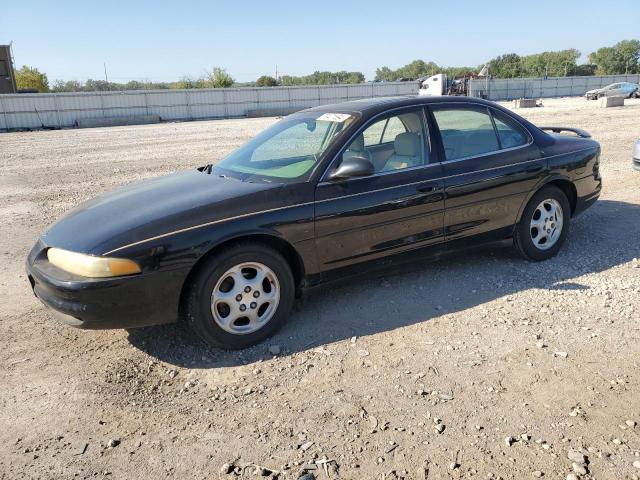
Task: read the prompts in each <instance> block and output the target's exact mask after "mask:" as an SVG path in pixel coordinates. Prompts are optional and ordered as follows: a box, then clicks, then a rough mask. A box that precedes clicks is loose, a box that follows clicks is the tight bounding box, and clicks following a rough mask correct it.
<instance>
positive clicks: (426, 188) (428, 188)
mask: <svg viewBox="0 0 640 480" xmlns="http://www.w3.org/2000/svg"><path fill="white" fill-rule="evenodd" d="M439 188H440V185H438V184H437V183H428V184H426V185H420V186H419V187H418V188H417V190H418V191H419V192H420V193H431V192H435V191H436V190H438V189H439Z"/></svg>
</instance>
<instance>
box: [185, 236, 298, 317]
mask: <svg viewBox="0 0 640 480" xmlns="http://www.w3.org/2000/svg"><path fill="white" fill-rule="evenodd" d="M240 242H256V243H261V244H263V245H265V246H268V247H270V248H272V249H274V250H276V251H277V252H278V253H280V254H281V255H282V256H283V257H284V259H285V260H286V261H287V263H288V264H289V266H290V267H291V273H292V274H293V279H294V283H295V288H296V296H299V294H300V291H301V287H302V283H303V282H304V278H305V275H306V273H305V266H304V261H303V259H302V256H301V255H300V253H299V252H298V251H297V250H296V249H295V247H294V246H293V245H292V244H291V243H289V242H288V241H287V240H285V239H283V238H282V237H280V236H278V235H275V234H272V233H265V232H254V233H247V234H241V235H237V236H234V237H231V238H226V239H224V240H221V241H219V242H218V243H216V244H215V245H213V246H212V247H211V248H209V249H208V250H207V251H206V252H205V253H204V254H203V255H201V256H200V258H199V259H198V260H197V261H196V263H194V264H193V266H192V267H191V269H190V270H189V273H188V274H187V276H186V277H185V279H184V281H183V283H182V288H181V290H180V303H179V305H180V307H179V308H180V312H181V313H182V308H183V305H184V299H185V295H186V292H187V289H188V286H189V284H190V283H191V279H192V278H193V277H194V276H195V275H196V273H197V272H198V270H199V269H200V268H201V267H202V265H203V264H204V263H205V262H206V261H207V260H208V259H209V258H210V257H211V256H212V255H215V254H216V253H218V252H219V251H220V250H222V249H224V248H226V247H229V246H231V245H234V244H236V243H240Z"/></svg>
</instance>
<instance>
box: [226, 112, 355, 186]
mask: <svg viewBox="0 0 640 480" xmlns="http://www.w3.org/2000/svg"><path fill="white" fill-rule="evenodd" d="M355 118H356V117H355V114H353V113H332V112H301V113H297V114H294V115H290V116H288V117H286V118H284V119H282V120H280V121H279V122H277V123H276V124H275V125H273V126H271V127H269V128H267V129H266V130H264V131H263V132H261V133H260V134H258V135H257V136H256V137H254V138H253V139H251V140H250V141H249V142H247V143H245V144H244V145H243V146H241V147H240V148H238V149H237V150H235V151H234V152H232V153H231V154H229V155H228V156H227V157H225V158H224V159H222V161H220V162H219V163H218V164H216V165H215V167H214V171H215V173H218V174H221V175H229V176H233V177H236V178H240V179H242V180H245V181H265V182H278V183H291V182H297V181H306V180H308V178H309V176H310V175H311V172H312V171H313V168H314V166H315V165H316V164H317V162H318V160H319V159H320V158H321V157H322V155H323V153H324V152H325V151H326V150H327V149H328V148H329V146H331V145H332V143H333V142H334V141H335V140H336V138H337V137H338V136H339V134H340V133H341V132H343V131H345V130H346V129H347V127H348V126H349V125H350V124H351V123H352V122H353V121H354V120H355Z"/></svg>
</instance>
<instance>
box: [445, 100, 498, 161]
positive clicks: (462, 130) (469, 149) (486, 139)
mask: <svg viewBox="0 0 640 480" xmlns="http://www.w3.org/2000/svg"><path fill="white" fill-rule="evenodd" d="M433 116H434V117H435V119H436V123H437V124H438V129H439V130H440V136H441V137H442V144H443V147H444V154H445V157H446V160H456V159H459V158H465V157H473V156H475V155H481V154H483V153H489V152H495V151H496V150H499V149H500V146H499V144H498V137H497V136H496V132H495V130H494V128H493V122H492V121H491V116H490V115H489V113H488V112H487V110H486V109H485V108H472V107H470V108H447V107H444V108H434V110H433Z"/></svg>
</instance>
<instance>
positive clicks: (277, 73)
mask: <svg viewBox="0 0 640 480" xmlns="http://www.w3.org/2000/svg"><path fill="white" fill-rule="evenodd" d="M277 84H278V64H277V63H276V85H277Z"/></svg>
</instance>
